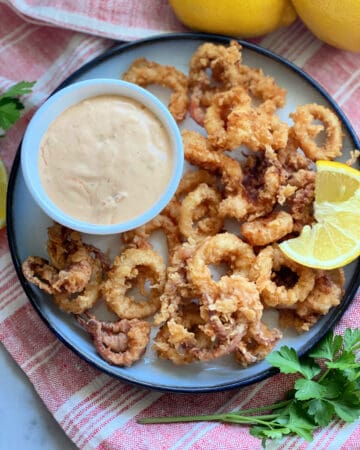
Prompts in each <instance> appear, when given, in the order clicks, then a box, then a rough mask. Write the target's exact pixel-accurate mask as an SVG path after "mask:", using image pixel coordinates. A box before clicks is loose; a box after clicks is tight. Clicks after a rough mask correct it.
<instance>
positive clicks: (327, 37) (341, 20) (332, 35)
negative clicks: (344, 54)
mask: <svg viewBox="0 0 360 450" xmlns="http://www.w3.org/2000/svg"><path fill="white" fill-rule="evenodd" d="M293 5H294V8H295V9H296V12H297V13H298V15H299V17H300V18H301V19H302V21H303V22H304V23H305V24H306V26H307V27H308V28H309V29H310V30H311V31H312V32H313V33H314V34H315V36H317V37H318V38H319V39H321V40H323V41H324V42H327V43H328V44H330V45H333V46H334V47H338V48H342V49H344V50H351V51H354V52H360V0H316V1H314V0H293Z"/></svg>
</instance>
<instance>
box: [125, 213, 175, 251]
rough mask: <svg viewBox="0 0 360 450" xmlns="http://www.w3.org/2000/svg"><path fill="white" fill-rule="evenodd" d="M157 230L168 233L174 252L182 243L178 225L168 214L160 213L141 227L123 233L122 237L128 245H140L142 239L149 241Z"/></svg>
mask: <svg viewBox="0 0 360 450" xmlns="http://www.w3.org/2000/svg"><path fill="white" fill-rule="evenodd" d="M156 230H162V231H164V233H165V235H166V240H167V245H168V250H169V252H170V253H172V252H173V250H174V248H175V247H177V246H178V245H179V244H180V234H179V229H178V227H177V225H176V224H175V223H174V221H173V220H171V219H170V218H169V217H168V216H165V215H163V214H159V215H158V216H156V217H155V218H154V219H152V220H150V222H147V223H146V224H145V225H142V226H141V227H138V228H135V229H134V230H130V231H126V232H125V233H122V235H121V239H122V241H123V242H124V244H125V245H126V246H127V247H135V248H136V247H139V245H140V246H141V241H143V240H145V241H147V240H148V239H149V238H150V236H151V233H153V232H154V231H156Z"/></svg>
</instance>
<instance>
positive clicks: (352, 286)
mask: <svg viewBox="0 0 360 450" xmlns="http://www.w3.org/2000/svg"><path fill="white" fill-rule="evenodd" d="M232 39H233V38H230V37H226V36H221V35H213V34H203V33H171V34H164V35H159V36H154V37H150V38H145V39H140V40H137V41H133V42H126V43H120V44H119V43H117V45H115V46H114V47H112V48H111V49H110V50H108V51H106V52H104V53H103V54H101V55H99V56H97V57H96V58H94V59H93V60H91V61H90V62H88V63H86V64H84V65H83V66H82V67H80V68H79V69H78V70H76V71H75V72H74V73H73V74H71V75H70V76H69V77H68V78H67V79H66V80H65V81H63V82H62V83H61V84H60V85H59V86H58V87H57V88H56V89H55V91H54V92H53V93H52V94H51V95H53V94H54V93H55V92H57V91H58V90H59V89H62V88H63V87H65V86H67V85H69V84H71V83H72V82H73V81H74V80H75V79H76V78H77V77H79V76H81V75H82V74H84V73H86V72H87V71H88V70H89V69H92V68H93V67H95V66H97V65H98V64H99V63H101V62H103V61H105V60H107V59H109V58H111V57H113V56H115V55H119V54H121V53H124V52H126V51H127V50H132V49H134V48H136V47H141V46H146V45H152V44H155V43H157V42H159V41H174V40H175V41H181V40H197V41H204V42H206V41H208V42H215V43H219V44H227V43H229V42H230V40H232ZM238 42H239V43H240V44H241V45H242V46H243V47H244V48H246V49H248V50H252V51H254V52H256V53H259V54H261V55H263V56H266V57H268V58H270V59H273V60H275V61H277V62H280V63H282V64H284V65H285V66H287V67H288V68H289V69H291V70H292V71H294V72H296V73H297V74H298V75H300V76H301V77H302V78H304V79H305V80H306V81H307V82H308V83H309V84H311V85H312V86H313V87H314V88H315V89H316V90H317V91H318V92H320V94H321V95H322V96H323V97H324V98H325V99H326V100H327V101H328V102H329V104H330V105H331V107H332V108H333V109H334V110H335V111H336V113H337V114H338V116H339V117H340V119H341V121H342V123H343V125H344V126H345V128H346V129H347V131H348V133H349V135H350V137H351V139H352V140H353V143H354V148H360V139H359V138H358V137H357V136H356V133H355V131H354V129H353V127H352V125H351V123H350V121H349V120H348V118H347V117H346V115H345V114H344V112H343V111H342V110H341V108H340V107H339V106H338V105H337V104H336V102H335V101H334V100H333V99H332V97H331V96H330V94H329V93H328V92H327V91H326V90H325V89H324V88H323V87H322V86H321V85H320V84H319V83H318V82H317V81H315V80H314V79H313V78H312V77H311V76H310V75H309V74H307V73H306V72H304V71H303V70H302V69H301V68H299V67H298V66H296V65H295V64H294V63H292V62H291V61H289V60H287V59H286V58H284V57H282V56H280V55H277V54H275V53H273V52H272V51H270V50H267V49H265V48H263V47H261V46H259V45H257V44H253V43H250V42H246V41H242V40H238ZM20 152H21V144H20V146H19V148H18V150H17V153H16V156H15V159H14V163H13V166H12V169H11V172H10V177H9V183H8V192H7V200H6V202H7V203H6V205H7V206H6V214H7V215H6V217H7V221H6V224H7V233H8V241H9V248H10V254H11V257H12V261H13V264H14V267H15V270H16V273H17V276H18V278H19V280H20V283H21V285H22V287H23V289H24V291H25V293H26V295H27V297H28V299H29V301H30V303H31V304H32V306H33V307H34V309H35V310H36V311H37V313H38V314H39V316H40V317H41V319H42V320H43V322H44V323H45V324H46V325H47V326H48V328H49V329H50V330H51V331H52V332H53V333H54V334H55V335H56V337H57V338H58V339H59V340H60V341H61V342H63V343H64V344H65V345H66V346H67V347H68V348H69V349H70V350H72V351H73V352H74V353H75V354H76V355H78V356H79V357H80V358H82V359H83V360H84V361H86V362H88V363H89V364H91V365H92V366H93V367H96V368H97V369H98V370H100V371H102V372H104V373H107V374H108V375H110V376H112V377H115V378H117V379H119V380H121V381H124V382H127V383H130V384H133V385H136V386H139V387H142V388H146V389H151V390H158V391H162V392H172V393H188V394H189V393H191V394H195V393H199V394H200V393H210V392H222V391H226V390H231V389H236V388H241V387H245V386H249V385H251V384H253V383H256V382H259V381H261V380H264V379H266V378H268V377H271V376H273V375H274V374H276V373H278V370H277V369H274V368H271V367H270V368H268V369H265V370H263V371H261V372H259V373H257V374H256V375H253V376H250V377H248V378H247V379H246V380H241V381H238V382H231V383H223V384H219V385H216V386H211V387H181V386H179V387H172V388H169V387H168V386H163V385H153V384H151V383H145V382H139V381H137V380H133V379H131V378H126V377H124V376H122V375H119V374H116V373H113V372H112V371H111V370H110V369H107V368H105V367H102V366H100V365H99V364H97V363H96V362H95V361H93V360H91V359H89V358H88V357H86V356H84V355H83V354H82V353H81V351H79V350H78V349H77V348H76V347H75V346H73V345H72V344H71V343H70V342H68V341H66V339H65V338H64V337H63V336H62V335H61V334H59V333H58V332H57V330H55V329H54V327H53V326H52V324H51V323H50V322H49V321H48V320H47V319H46V318H45V317H44V316H43V314H42V312H41V309H40V308H39V307H38V305H37V303H36V302H35V301H34V300H33V291H32V288H31V286H30V283H28V282H27V280H26V279H25V277H24V276H23V273H22V270H21V263H22V261H21V260H20V258H19V253H18V250H17V241H16V235H15V227H14V214H13V212H14V208H13V205H14V195H13V194H14V191H15V186H16V181H17V177H18V174H19V170H20ZM359 284H360V259H358V262H357V266H356V268H355V270H354V275H353V277H352V279H351V281H350V283H349V286H348V288H347V290H346V292H345V294H344V298H343V300H342V302H341V304H340V305H339V306H338V307H336V308H335V309H333V310H332V311H331V312H330V313H329V314H328V317H327V321H326V322H325V323H324V325H323V326H322V328H321V329H320V330H319V332H318V333H317V334H316V336H315V337H314V339H313V340H311V342H308V343H307V344H305V345H304V346H303V347H301V349H300V351H299V352H298V354H299V356H302V355H304V354H306V353H307V352H308V351H309V350H310V349H311V348H313V346H314V345H315V344H316V343H317V342H318V341H319V340H320V339H321V338H322V337H323V336H324V335H325V334H326V333H327V332H328V331H329V330H330V329H331V328H332V327H333V326H334V325H335V324H336V323H337V322H338V321H339V320H340V318H341V317H342V315H343V314H344V313H345V311H346V309H347V307H348V306H349V304H350V303H351V301H352V300H353V298H354V296H355V294H356V291H357V288H358V286H359ZM109 367H111V366H110V365H109Z"/></svg>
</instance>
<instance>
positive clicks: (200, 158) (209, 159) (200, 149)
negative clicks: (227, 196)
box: [182, 130, 243, 192]
mask: <svg viewBox="0 0 360 450" xmlns="http://www.w3.org/2000/svg"><path fill="white" fill-rule="evenodd" d="M182 138H183V143H184V152H185V159H186V160H187V161H188V162H189V163H191V164H194V165H195V166H198V167H201V168H203V169H206V170H209V171H210V172H216V173H219V174H220V175H221V178H222V182H223V184H224V186H225V190H226V191H227V192H233V191H237V190H238V188H239V185H240V184H241V181H242V178H243V174H242V169H241V165H240V163H239V162H238V161H236V160H235V159H233V158H231V157H230V156H227V155H225V154H224V153H223V152H219V151H216V150H214V149H213V148H212V147H211V145H210V144H209V142H208V141H207V139H206V138H205V137H204V136H202V135H201V134H199V133H197V132H195V131H189V130H183V132H182Z"/></svg>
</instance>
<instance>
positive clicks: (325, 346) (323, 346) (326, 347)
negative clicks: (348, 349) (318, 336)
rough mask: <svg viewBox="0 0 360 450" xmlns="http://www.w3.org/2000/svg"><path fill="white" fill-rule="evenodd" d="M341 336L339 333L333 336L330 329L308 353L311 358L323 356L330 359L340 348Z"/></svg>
mask: <svg viewBox="0 0 360 450" xmlns="http://www.w3.org/2000/svg"><path fill="white" fill-rule="evenodd" d="M342 344H343V338H342V336H340V335H336V336H334V334H333V332H332V331H330V333H328V334H327V335H326V336H325V337H324V338H323V339H322V340H321V341H320V343H319V344H318V345H317V346H316V348H315V349H314V350H312V351H311V352H310V354H309V356H311V357H312V358H324V359H328V360H330V361H332V360H333V359H334V358H335V355H336V354H337V352H338V351H339V350H340V349H341V346H342Z"/></svg>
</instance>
